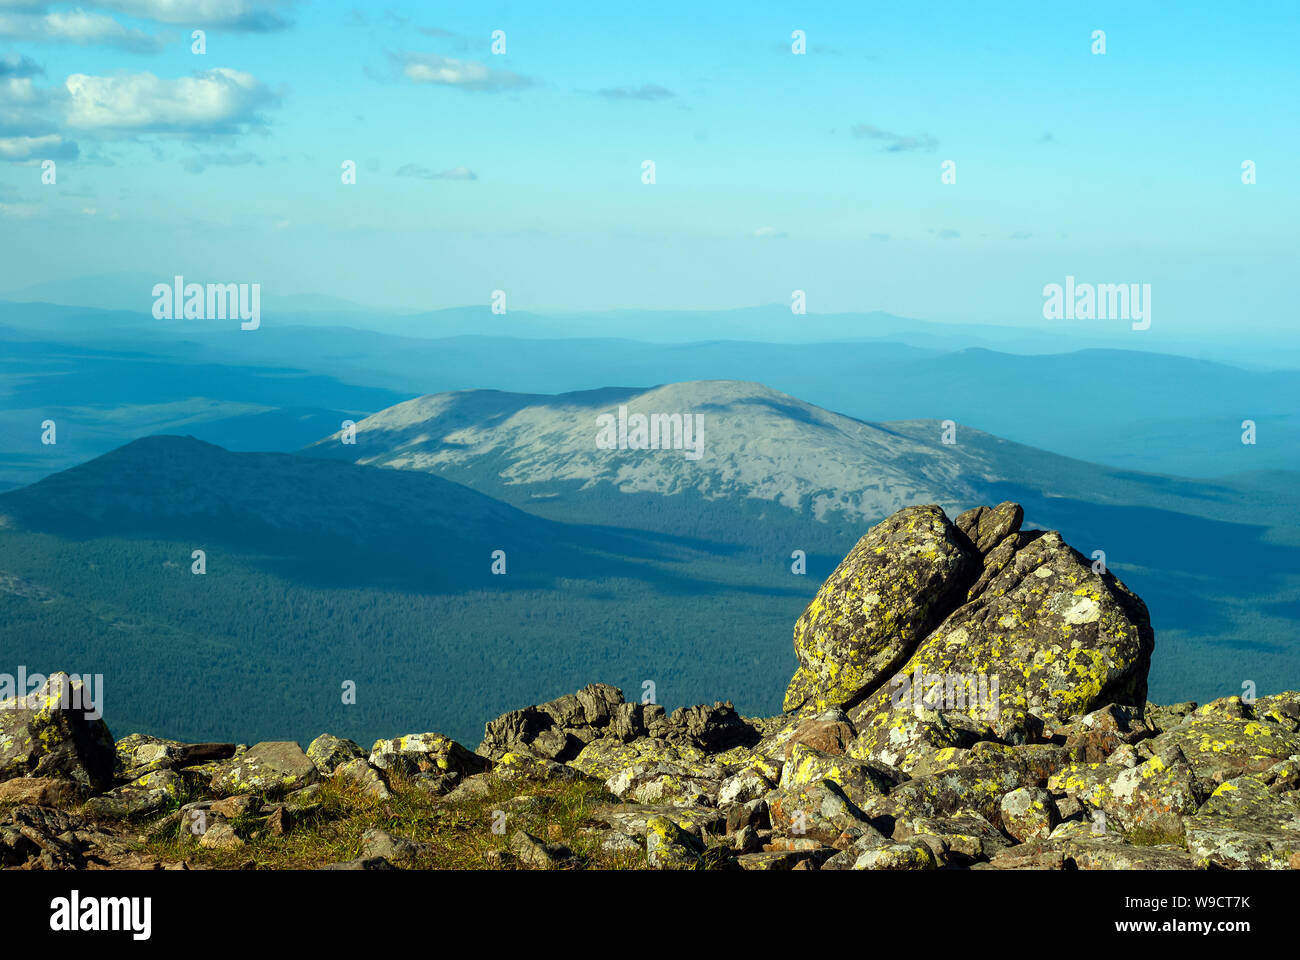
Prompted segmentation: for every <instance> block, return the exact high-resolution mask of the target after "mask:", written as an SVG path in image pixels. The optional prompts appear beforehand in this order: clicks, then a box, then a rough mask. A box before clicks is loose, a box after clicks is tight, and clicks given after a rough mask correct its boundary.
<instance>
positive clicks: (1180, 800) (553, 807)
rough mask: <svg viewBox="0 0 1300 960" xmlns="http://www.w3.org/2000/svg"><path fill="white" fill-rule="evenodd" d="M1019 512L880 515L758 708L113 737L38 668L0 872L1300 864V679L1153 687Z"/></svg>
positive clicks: (1129, 639)
mask: <svg viewBox="0 0 1300 960" xmlns="http://www.w3.org/2000/svg"><path fill="white" fill-rule="evenodd" d="M1022 517H1023V512H1022V510H1021V509H1020V507H1019V506H1018V505H1016V504H1014V503H1002V504H999V505H997V506H996V507H979V508H976V509H974V510H970V511H967V512H965V513H963V514H961V515H960V516H958V517H957V518H956V519H955V521H953V520H949V518H948V517H947V516H946V515H945V514H944V512H943V511H942V510H941V509H940V508H939V507H937V506H913V507H908V508H906V509H904V510H901V511H899V512H897V513H895V514H894V515H892V516H890V517H889V518H888V519H886V520H885V521H884V522H882V523H880V524H878V525H877V526H875V527H873V528H872V529H871V530H870V531H869V532H868V533H867V534H866V535H865V536H864V537H863V538H862V540H861V541H859V543H858V544H857V545H856V546H855V547H854V549H853V550H852V552H851V553H850V554H849V555H848V556H847V557H846V558H845V559H844V561H843V562H842V563H841V564H840V565H839V567H838V568H837V569H836V570H835V571H834V573H833V574H832V575H831V576H830V578H829V579H828V580H827V581H826V582H825V583H824V584H823V586H822V587H821V589H820V591H819V592H818V594H817V596H816V597H815V598H814V599H813V601H812V602H811V603H810V604H809V605H808V608H807V609H806V610H805V611H804V613H803V615H802V616H801V617H800V618H799V620H798V622H797V623H796V624H795V628H794V645H795V651H796V653H797V655H798V659H799V667H798V669H797V671H796V673H795V675H794V677H793V678H792V680H791V682H790V684H789V688H788V689H787V692H786V698H785V712H784V713H783V714H782V715H780V716H777V717H771V718H748V717H743V716H740V715H739V714H738V713H737V712H736V711H735V710H734V709H733V708H732V707H731V705H730V704H729V703H715V704H713V705H712V706H707V705H702V706H696V707H690V708H682V709H679V710H676V711H674V712H672V713H671V714H668V713H666V712H665V710H664V709H663V708H662V707H660V706H657V705H655V704H650V703H627V702H625V701H624V698H623V695H622V693H621V692H620V691H619V690H618V689H616V688H614V687H610V686H607V685H604V684H593V685H590V686H588V687H585V688H583V689H582V690H580V691H578V692H577V693H575V694H572V695H569V696H564V697H561V698H559V699H557V700H553V701H551V702H549V703H543V704H539V705H535V706H528V707H524V708H523V709H520V710H515V711H512V712H510V713H507V714H505V715H503V716H501V717H498V718H497V719H495V720H493V721H491V722H489V723H488V724H487V727H486V729H485V732H484V737H483V740H482V742H481V743H480V744H479V746H478V748H477V750H476V751H471V750H469V749H468V748H466V747H464V746H462V745H460V744H458V743H456V742H455V741H452V740H450V739H448V738H446V737H444V736H442V735H440V734H437V733H416V734H410V735H406V736H399V737H396V738H394V739H391V740H380V741H378V742H376V743H375V744H374V746H373V747H372V748H371V749H370V750H369V751H368V752H367V751H365V750H363V749H361V748H360V747H359V746H357V745H356V744H355V743H352V742H350V741H346V740H340V739H338V738H335V737H332V736H329V735H323V736H321V737H319V738H318V739H317V740H315V741H314V742H313V743H312V744H311V746H310V747H309V748H308V749H307V750H306V751H305V752H304V751H303V750H302V749H301V747H300V746H299V745H297V744H295V743H292V742H279V743H260V744H256V745H254V746H251V747H248V746H243V745H236V744H182V743H178V742H174V741H163V740H159V739H156V738H153V737H149V736H144V735H139V734H133V735H131V736H127V737H124V738H123V739H121V740H119V741H116V742H114V740H113V737H112V736H111V735H110V733H109V730H108V727H107V726H106V725H105V723H104V722H103V721H102V720H98V719H88V718H87V717H86V715H85V713H84V711H79V710H76V709H72V708H71V705H73V704H75V703H76V696H77V695H78V693H79V684H78V682H77V681H76V680H73V679H69V678H68V677H67V676H66V675H56V676H54V677H52V678H50V679H49V680H48V681H47V683H46V684H45V686H44V687H43V688H42V689H41V690H39V691H38V692H36V693H34V694H31V695H30V696H27V697H26V698H19V699H15V700H9V701H5V702H3V703H0V864H3V865H5V866H10V867H18V868H20V869H21V868H26V869H56V868H104V867H175V868H194V867H205V866H208V867H212V866H215V867H223V866H230V867H233V866H245V867H259V866H272V867H273V866H325V865H329V866H333V867H345V868H355V869H389V868H392V867H394V866H399V867H428V866H453V867H476V866H477V867H489V866H495V867H514V868H521V867H522V868H548V869H550V868H558V869H563V868H579V867H632V868H635V867H647V866H648V867H651V868H658V869H692V868H695V869H698V868H720V869H726V868H732V869H734V868H742V869H802V870H812V869H822V870H833V869H936V868H971V869H1015V868H1038V869H1142V868H1159V869H1205V868H1236V869H1287V868H1291V869H1295V868H1300V693H1298V692H1290V693H1281V694H1276V695H1272V696H1265V697H1259V698H1258V699H1254V698H1249V699H1243V698H1242V697H1240V696H1228V697H1224V698H1222V699H1219V700H1214V701H1212V702H1210V703H1206V704H1204V705H1200V706H1198V705H1197V704H1195V703H1190V702H1188V703H1182V704H1178V705H1175V706H1157V705H1155V704H1152V703H1150V702H1148V701H1147V699H1146V676H1147V670H1148V668H1149V666H1150V661H1151V656H1152V652H1153V649H1154V645H1155V644H1154V636H1153V632H1152V629H1151V625H1150V623H1149V619H1148V616H1147V611H1146V607H1145V605H1144V604H1143V603H1142V601H1141V600H1140V599H1139V598H1138V597H1137V596H1136V595H1134V594H1133V593H1132V592H1131V591H1129V590H1128V589H1127V588H1126V587H1125V586H1124V585H1123V584H1122V583H1120V582H1119V581H1118V580H1116V579H1115V578H1114V576H1112V575H1111V574H1109V573H1106V572H1104V571H1101V570H1099V569H1094V567H1093V566H1092V565H1091V564H1090V563H1089V561H1087V560H1086V559H1085V558H1084V557H1083V556H1082V555H1080V554H1079V553H1077V552H1076V551H1074V550H1073V549H1071V548H1070V547H1069V546H1068V545H1067V544H1065V543H1064V542H1063V541H1062V539H1061V537H1060V535H1059V534H1058V533H1056V532H1053V531H1041V530H1035V531H1022V530H1021V529H1020V524H1021V520H1022ZM719 684H720V686H725V678H720V680H719Z"/></svg>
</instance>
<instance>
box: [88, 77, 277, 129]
mask: <svg viewBox="0 0 1300 960" xmlns="http://www.w3.org/2000/svg"><path fill="white" fill-rule="evenodd" d="M65 86H66V87H67V90H68V98H69V99H68V107H67V123H68V126H70V127H72V128H74V129H80V130H96V131H101V132H131V133H181V134H191V135H209V134H221V133H238V132H241V131H243V130H245V129H247V128H249V127H251V126H257V125H260V124H261V123H263V120H262V118H261V116H260V114H259V112H258V111H260V110H261V109H262V108H263V107H266V106H269V105H272V104H274V103H275V100H276V98H275V96H274V95H273V94H272V93H271V91H270V90H268V89H267V88H266V86H265V85H264V84H263V83H262V82H261V81H260V80H258V79H257V78H256V77H254V76H253V75H252V74H248V73H243V72H241V71H238V70H230V69H227V68H219V69H216V70H209V71H206V72H204V73H199V74H195V75H194V76H192V77H180V78H178V79H175V80H169V79H162V78H159V77H156V76H154V75H153V74H152V73H137V74H128V75H125V76H115V77H92V76H87V75H86V74H84V73H74V74H73V75H72V76H70V77H68V79H67V81H66V82H65Z"/></svg>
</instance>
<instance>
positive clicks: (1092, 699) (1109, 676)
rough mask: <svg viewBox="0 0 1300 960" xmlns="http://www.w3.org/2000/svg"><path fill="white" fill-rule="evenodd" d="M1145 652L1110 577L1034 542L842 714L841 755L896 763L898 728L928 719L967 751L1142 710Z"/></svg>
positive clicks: (1043, 538)
mask: <svg viewBox="0 0 1300 960" xmlns="http://www.w3.org/2000/svg"><path fill="white" fill-rule="evenodd" d="M1154 646H1155V639H1154V635H1153V633H1152V630H1151V624H1150V620H1149V618H1148V616H1147V610H1146V605H1145V604H1143V603H1142V601H1141V600H1140V599H1139V598H1138V597H1137V596H1136V595H1135V594H1133V593H1132V592H1131V591H1129V590H1128V588H1127V587H1125V586H1124V585H1123V584H1122V583H1120V582H1119V581H1118V580H1116V579H1115V578H1114V577H1113V576H1111V575H1109V574H1099V573H1095V572H1094V571H1093V570H1092V568H1091V566H1090V565H1089V564H1088V562H1087V561H1086V560H1085V559H1084V558H1083V557H1082V556H1081V555H1080V554H1079V553H1078V552H1076V551H1075V550H1073V549H1071V548H1070V547H1069V546H1067V545H1066V544H1065V542H1064V541H1063V540H1062V539H1061V536H1060V534H1059V533H1056V532H1054V531H1053V532H1048V533H1044V534H1042V535H1040V536H1036V537H1034V538H1033V539H1032V540H1030V541H1029V542H1028V543H1027V544H1025V545H1024V546H1023V547H1021V548H1020V549H1018V550H1016V551H1015V552H1014V554H1013V555H1012V556H1011V557H1010V558H1009V560H1008V561H1007V563H1006V564H1005V566H1004V567H1003V568H1002V569H1001V570H1000V571H999V572H998V573H997V575H996V576H994V577H992V578H991V579H990V580H989V581H988V583H987V585H986V586H985V587H984V588H983V590H982V591H981V592H980V593H979V595H978V596H976V597H975V598H974V599H973V600H971V601H970V602H968V603H965V604H963V605H962V606H960V607H958V608H957V609H956V610H955V611H953V612H952V613H951V615H949V616H948V617H947V618H946V619H944V621H943V622H942V623H941V624H939V625H938V626H937V627H936V628H935V629H934V631H933V632H931V633H930V634H929V635H927V636H926V637H925V638H924V639H923V640H922V641H921V642H920V644H919V645H918V646H917V648H916V651H915V653H914V654H913V655H912V657H911V658H910V659H909V660H908V661H907V663H906V664H905V665H904V666H903V668H902V670H900V671H899V672H898V673H897V674H896V675H895V676H893V677H892V678H891V679H890V681H889V683H887V684H885V685H884V686H883V687H882V688H881V689H880V690H879V691H877V692H876V693H875V694H874V695H873V696H872V697H870V698H869V699H868V700H866V701H865V702H864V703H862V704H861V705H859V706H858V707H856V708H854V709H853V710H851V711H850V714H849V715H850V717H851V719H852V720H853V723H854V725H855V726H856V727H857V729H858V731H859V742H858V744H856V745H855V748H854V749H853V750H851V751H850V752H851V753H852V754H853V755H854V756H860V757H863V758H874V757H885V756H888V755H891V754H894V755H896V754H897V753H898V752H899V746H900V741H899V737H900V731H899V729H898V728H899V724H900V722H901V718H903V717H905V716H907V715H909V714H911V715H913V716H916V715H919V714H923V713H924V712H925V711H927V710H928V711H937V712H939V713H941V714H942V715H943V717H942V721H943V726H945V727H948V728H953V729H956V730H960V731H963V735H964V736H966V737H968V738H970V739H977V740H1001V741H1003V742H1011V743H1024V742H1028V741H1030V740H1032V739H1033V738H1034V737H1035V736H1036V735H1037V734H1038V733H1040V732H1041V730H1042V728H1043V727H1044V725H1048V726H1056V725H1062V724H1066V723H1068V722H1069V721H1070V720H1071V719H1072V718H1074V717H1078V716H1080V715H1082V714H1086V713H1089V712H1091V711H1093V710H1097V709H1099V708H1101V707H1103V706H1105V705H1106V704H1111V703H1114V704H1120V705H1132V706H1135V707H1142V706H1143V705H1145V703H1146V683H1147V681H1146V678H1147V670H1148V668H1149V666H1150V662H1151V652H1152V650H1153V648H1154ZM927 719H929V718H927ZM901 733H902V734H905V735H906V736H908V737H910V738H912V739H916V738H915V736H914V734H911V733H908V732H907V731H906V730H903V731H901ZM929 739H934V737H929ZM939 739H945V738H939ZM957 745H961V744H957ZM903 746H907V744H903Z"/></svg>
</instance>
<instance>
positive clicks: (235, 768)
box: [212, 741, 320, 796]
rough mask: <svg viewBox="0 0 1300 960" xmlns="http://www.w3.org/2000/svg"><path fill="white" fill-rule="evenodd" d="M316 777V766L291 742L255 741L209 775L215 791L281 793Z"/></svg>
mask: <svg viewBox="0 0 1300 960" xmlns="http://www.w3.org/2000/svg"><path fill="white" fill-rule="evenodd" d="M319 779H320V772H319V771H318V770H317V769H316V765H315V764H314V763H312V762H311V760H310V759H308V757H307V754H305V753H303V752H302V747H300V746H298V744H296V743H294V742H292V741H279V742H269V743H259V744H257V745H255V746H253V747H251V748H250V749H249V750H248V751H247V752H245V753H243V754H241V755H239V756H236V757H232V758H231V759H229V760H226V761H223V762H222V763H221V765H220V768H219V771H218V772H217V773H216V774H215V775H214V776H213V777H212V789H213V790H214V791H216V792H218V793H260V794H264V795H266V796H282V795H284V794H286V793H289V792H291V791H293V790H298V789H300V788H302V787H305V786H307V785H309V784H313V783H315V782H317V781H318V780H319Z"/></svg>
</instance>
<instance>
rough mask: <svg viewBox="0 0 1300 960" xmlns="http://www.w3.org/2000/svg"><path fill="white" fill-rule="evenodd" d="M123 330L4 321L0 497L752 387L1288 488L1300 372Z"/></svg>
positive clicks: (799, 347)
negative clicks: (116, 460)
mask: <svg viewBox="0 0 1300 960" xmlns="http://www.w3.org/2000/svg"><path fill="white" fill-rule="evenodd" d="M124 316H125V315H112V314H104V313H102V312H101V313H96V312H95V311H85V310H75V309H72V308H64V307H57V308H56V307H48V306H41V305H32V304H24V305H12V304H11V305H8V307H6V306H5V305H0V347H2V348H3V349H2V350H0V391H2V392H3V396H4V398H5V399H4V409H2V410H0V489H3V487H4V485H5V484H6V482H7V483H8V484H9V485H13V484H17V483H24V482H31V481H32V480H34V479H38V478H39V477H40V476H42V475H44V473H42V472H41V464H42V463H44V464H48V469H46V470H45V472H46V473H48V472H49V471H50V470H51V469H60V468H64V467H67V466H71V465H72V464H74V463H77V462H81V461H82V460H85V459H88V458H89V457H92V456H95V455H97V454H99V453H103V452H106V451H107V450H109V449H112V447H114V446H117V445H120V444H122V443H124V442H126V441H128V440H130V439H134V438H136V437H140V436H147V435H148V434H150V433H155V432H172V433H190V434H193V435H195V436H198V437H200V438H202V439H207V440H211V441H213V442H216V443H219V444H221V445H223V446H228V447H231V448H233V449H243V450H259V449H260V450H281V451H286V450H295V449H298V448H300V447H301V446H302V445H304V444H305V443H308V442H310V441H311V440H312V439H315V438H316V437H319V436H322V435H324V434H326V433H328V432H330V430H331V429H336V428H337V425H338V424H339V423H340V422H341V421H342V420H343V419H344V418H345V417H350V418H353V419H356V418H357V417H358V416H364V415H366V414H370V413H374V412H376V411H378V410H380V409H382V408H384V407H387V406H391V405H392V404H395V403H398V402H400V401H402V400H405V399H410V398H412V397H415V396H418V395H422V394H427V393H430V392H441V391H451V390H461V389H476V388H493V389H502V390H507V391H510V392H517V393H546V394H557V393H567V392H572V391H581V390H593V389H599V388H603V387H609V386H611V385H639V386H641V387H649V386H651V385H654V384H664V383H677V382H683V381H689V380H698V379H733V380H750V381H755V382H760V383H765V384H767V385H768V386H770V387H773V388H774V389H777V390H780V391H782V392H785V393H789V394H792V395H794V396H798V397H801V398H803V399H804V400H806V401H808V402H810V403H814V404H816V405H818V406H821V407H823V408H826V409H828V410H834V411H836V412H838V413H841V414H844V415H846V416H850V417H855V418H858V419H862V420H868V421H886V420H910V419H918V418H924V419H935V420H946V419H951V420H954V421H956V422H957V423H959V424H961V425H963V426H965V427H974V428H976V429H979V430H983V431H986V432H988V433H993V434H996V435H998V436H1002V437H1006V438H1008V439H1011V440H1014V441H1016V442H1019V443H1022V444H1026V445H1028V446H1032V447H1037V448H1039V449H1043V450H1050V451H1052V452H1055V453H1058V454H1062V455H1064V456H1069V457H1074V458H1077V459H1081V460H1088V461H1090V462H1094V463H1103V464H1107V465H1109V466H1114V467H1123V468H1127V469H1131V470H1140V471H1143V472H1155V473H1166V474H1172V475H1179V476H1201V477H1209V476H1225V475H1229V474H1233V473H1239V472H1250V471H1257V470H1278V469H1285V470H1300V413H1298V412H1297V411H1300V372H1296V371H1287V370H1279V371H1272V372H1268V371H1260V370H1246V369H1242V368H1239V367H1234V366H1230V365H1228V364H1225V363H1217V362H1209V361H1205V360H1195V359H1190V358H1187V357H1181V356H1169V355H1161V354H1156V353H1150V352H1139V351H1134V350H1080V351H1076V352H1072V353H1052V354H1041V355H1036V356H1032V357H1026V356H1016V355H1012V354H1008V353H1004V352H997V351H992V350H987V349H982V348H972V347H967V348H963V347H962V343H963V341H962V340H961V339H960V338H958V339H955V340H954V339H953V338H951V337H950V338H948V341H947V342H946V343H945V348H944V350H942V351H940V350H936V349H933V348H932V347H922V346H916V345H913V344H910V343H906V342H889V341H882V340H875V341H857V342H840V343H834V344H820V343H805V344H788V343H787V344H781V343H756V342H748V341H744V342H742V341H699V342H692V343H683V344H655V343H647V342H638V341H634V340H620V339H610V338H608V337H604V338H600V339H541V340H537V339H534V340H525V339H517V338H514V337H488V336H477V337H452V338H447V339H429V338H428V337H399V336H392V335H386V334H382V333H377V332H374V331H372V330H361V329H351V328H347V327H341V326H322V325H298V326H287V327H286V326H281V325H277V322H270V321H268V322H267V323H266V324H264V326H263V327H262V329H260V330H258V331H256V332H252V333H249V332H244V331H240V330H239V329H238V328H237V326H235V327H231V325H229V324H225V325H224V326H219V328H218V329H213V324H211V323H209V322H206V321H193V322H189V323H188V324H187V323H184V322H182V323H180V324H177V323H175V322H173V323H170V324H169V323H167V322H165V321H153V320H152V318H147V317H146V318H145V319H136V320H134V321H133V324H134V325H131V326H122V325H121V321H122V319H123V317H124ZM480 319H482V318H481V317H480ZM146 320H147V324H146ZM316 320H317V321H318V322H329V323H342V322H347V321H346V320H345V319H344V318H343V317H342V316H341V315H339V314H319V315H317V316H316ZM97 324H102V325H97ZM515 329H516V332H517V329H518V328H517V327H516V328H515ZM611 329H613V327H611ZM1190 385H1195V386H1194V389H1193V388H1191V387H1190ZM47 416H50V417H54V418H55V419H56V420H60V421H61V422H63V423H64V424H65V426H66V427H67V430H66V431H65V434H64V439H63V441H61V442H63V443H65V446H64V447H62V448H59V449H52V448H51V449H33V446H32V441H33V438H34V437H35V436H36V434H35V433H33V431H32V423H33V422H35V423H37V424H39V423H40V422H41V421H42V420H43V419H45V418H46V417H47ZM304 417H305V418H306V419H304ZM33 418H35V420H34V421H33ZM1246 420H1251V421H1253V422H1254V423H1255V424H1256V426H1257V438H1258V442H1257V443H1255V444H1253V445H1246V444H1243V443H1241V436H1242V429H1243V428H1242V424H1243V422H1244V421H1246ZM316 427H320V429H315V428H316ZM309 428H310V429H309ZM312 430H314V431H315V432H311V431H312ZM74 445H75V451H74Z"/></svg>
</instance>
